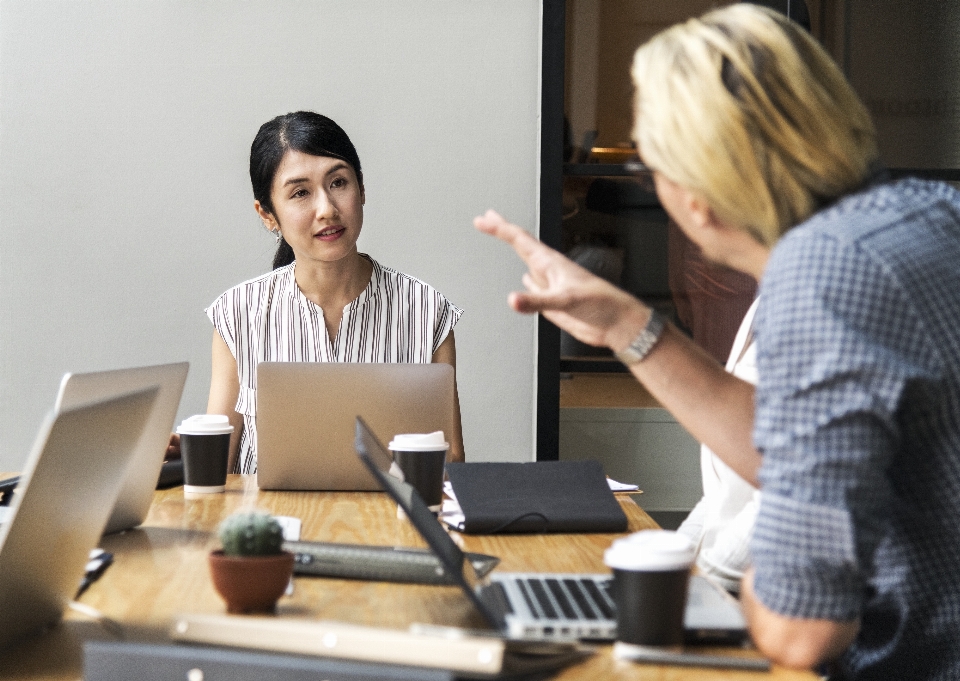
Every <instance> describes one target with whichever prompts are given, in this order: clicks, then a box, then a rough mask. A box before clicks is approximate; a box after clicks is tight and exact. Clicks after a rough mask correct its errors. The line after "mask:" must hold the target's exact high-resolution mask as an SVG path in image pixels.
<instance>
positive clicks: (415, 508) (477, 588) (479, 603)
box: [354, 416, 506, 632]
mask: <svg viewBox="0 0 960 681" xmlns="http://www.w3.org/2000/svg"><path fill="white" fill-rule="evenodd" d="M354 446H355V448H356V450H357V456H359V457H360V460H361V461H363V463H364V465H365V466H366V467H367V468H368V469H369V470H370V473H371V474H373V476H374V477H375V478H376V479H377V481H378V482H380V484H381V485H382V486H383V489H384V491H386V492H387V494H389V495H390V496H391V497H392V498H393V500H394V501H396V502H397V504H398V505H399V506H400V508H402V509H403V511H404V512H405V513H406V514H407V518H409V520H410V522H411V524H412V525H413V526H414V528H415V529H416V530H417V532H418V533H419V534H420V536H421V537H423V539H424V541H426V542H427V545H428V546H429V547H430V550H431V552H432V553H433V554H434V555H435V556H436V557H437V560H439V561H440V564H441V565H442V566H443V569H444V570H446V571H447V573H448V574H449V575H450V576H451V577H452V578H453V580H454V581H455V582H456V583H457V585H458V586H460V588H461V589H462V590H463V591H464V593H466V594H467V597H468V598H469V599H470V601H471V602H472V603H473V604H474V606H476V608H477V610H479V611H480V614H482V615H483V617H484V619H486V620H487V622H488V623H489V624H490V625H491V626H493V627H494V628H496V629H497V630H499V631H501V632H503V631H505V630H506V621H505V619H504V613H503V612H502V611H498V610H497V609H495V608H494V607H492V606H491V605H490V604H488V603H487V602H485V601H484V600H482V599H481V598H480V592H481V590H482V589H483V588H486V587H488V586H489V580H488V579H486V578H481V577H479V576H478V575H477V573H476V571H475V570H474V569H473V565H472V564H471V563H470V561H469V560H466V557H465V555H464V553H463V551H461V550H460V547H458V546H457V545H456V544H455V543H454V541H453V540H452V539H451V538H450V536H449V535H448V534H447V533H446V531H445V530H444V529H443V527H442V526H441V525H440V523H439V522H437V519H436V516H434V515H433V513H432V512H431V511H430V509H429V508H427V504H426V503H425V502H424V501H423V498H422V497H421V496H420V493H419V492H417V490H415V489H414V488H413V487H412V486H411V485H410V484H409V483H407V482H404V481H402V480H401V479H399V478H398V477H397V475H396V474H395V473H391V468H393V467H395V464H394V462H393V455H392V454H391V453H390V450H388V449H387V448H386V447H384V446H383V444H382V443H381V442H380V440H379V438H377V436H376V435H375V434H374V432H373V431H372V430H371V429H370V427H369V426H368V425H367V424H366V422H365V421H364V420H363V418H362V417H360V416H357V421H356V439H355V443H354Z"/></svg>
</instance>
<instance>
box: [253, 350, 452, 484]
mask: <svg viewBox="0 0 960 681" xmlns="http://www.w3.org/2000/svg"><path fill="white" fill-rule="evenodd" d="M454 413H455V412H454V371H453V367H452V366H450V365H449V364H440V363H438V364H374V363H333V362H261V363H260V364H258V365H257V420H256V431H257V432H256V438H257V440H256V441H257V485H258V486H259V487H260V489H277V490H341V491H357V490H379V489H380V485H379V483H378V482H377V480H376V479H375V478H374V477H373V476H372V475H370V473H369V472H368V471H367V469H366V468H365V467H364V465H363V464H362V463H361V462H360V460H359V459H358V458H357V456H356V454H355V453H354V450H353V430H354V419H355V418H356V415H357V414H364V417H365V418H367V422H368V423H369V424H370V425H371V427H373V428H376V429H377V432H380V433H389V434H390V435H391V436H393V435H395V434H397V433H432V432H434V431H437V430H442V431H443V432H444V433H446V434H447V437H448V438H449V437H450V434H451V433H452V432H453V423H454Z"/></svg>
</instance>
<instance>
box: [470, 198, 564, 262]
mask: <svg viewBox="0 0 960 681" xmlns="http://www.w3.org/2000/svg"><path fill="white" fill-rule="evenodd" d="M473 226H474V227H476V228H477V229H478V230H480V231H481V232H483V233H484V234H489V235H490V236H495V237H496V238H498V239H500V240H501V241H503V242H505V243H507V244H509V245H510V246H512V247H513V250H515V251H516V252H517V255H519V256H520V257H521V258H522V259H523V260H524V261H525V262H527V261H529V259H530V258H531V257H532V256H533V255H534V254H535V253H536V252H537V251H538V250H541V249H546V248H548V247H547V246H544V245H543V244H542V243H540V241H539V240H538V239H535V238H534V237H533V236H531V235H530V233H529V232H527V231H526V230H524V229H522V228H520V227H518V226H517V225H514V224H511V223H509V222H507V221H506V220H504V219H503V217H502V216H501V215H500V214H499V213H497V212H496V211H495V210H488V211H487V212H486V213H484V214H483V215H478V216H477V217H475V218H474V219H473Z"/></svg>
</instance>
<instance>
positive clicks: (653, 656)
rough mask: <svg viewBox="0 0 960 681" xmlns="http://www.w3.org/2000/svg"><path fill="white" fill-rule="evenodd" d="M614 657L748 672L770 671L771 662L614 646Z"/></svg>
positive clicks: (760, 659) (758, 659)
mask: <svg viewBox="0 0 960 681" xmlns="http://www.w3.org/2000/svg"><path fill="white" fill-rule="evenodd" d="M613 656H614V657H617V658H620V659H623V660H630V661H632V662H645V663H648V664H672V665H680V666H684V667H712V668H714V669H744V670H748V671H758V672H767V671H770V661H769V660H765V659H763V658H753V657H734V656H733V655H703V654H700V653H688V652H685V651H682V652H678V651H673V650H656V649H654V648H647V647H643V646H623V645H621V644H620V643H619V642H618V643H616V644H614V647H613Z"/></svg>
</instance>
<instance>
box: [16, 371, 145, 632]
mask: <svg viewBox="0 0 960 681" xmlns="http://www.w3.org/2000/svg"><path fill="white" fill-rule="evenodd" d="M157 394H158V390H157V388H156V387H151V388H148V389H146V390H141V391H138V392H134V393H129V394H126V395H121V396H119V397H114V398H113V399H110V400H106V401H103V402H96V403H92V404H86V405H83V406H80V407H76V408H73V409H64V410H63V411H61V412H59V413H56V412H54V413H51V414H50V415H49V416H48V417H47V418H46V420H45V421H44V423H43V425H42V426H41V428H40V432H39V434H38V435H37V439H36V441H35V443H34V446H33V450H32V451H31V453H30V456H29V457H28V459H27V461H26V463H25V465H24V467H23V473H22V475H21V481H20V484H19V485H18V486H17V493H16V494H15V495H14V496H13V500H12V501H11V513H10V517H9V519H8V521H7V522H6V523H4V524H3V525H0V648H4V647H6V646H9V645H10V644H11V643H13V642H15V641H17V640H19V639H20V638H22V637H24V636H26V635H27V634H29V633H31V632H33V631H36V630H39V629H41V628H43V627H45V626H47V625H51V624H54V623H56V622H57V621H59V620H60V618H61V617H62V616H63V613H64V610H65V609H66V608H67V605H68V604H69V602H70V600H71V599H72V598H73V596H74V594H76V592H77V587H78V586H79V585H80V578H81V577H82V576H83V574H84V569H85V566H86V563H87V558H88V555H89V553H90V550H91V549H92V548H93V547H94V546H96V544H97V541H98V540H99V538H100V534H101V533H102V532H103V528H104V526H105V525H106V523H107V518H108V517H109V515H110V511H111V509H112V508H113V505H114V502H115V501H116V498H117V495H118V493H119V492H120V487H121V484H122V482H123V478H124V473H125V472H126V470H127V467H128V464H129V463H130V462H131V459H132V458H133V453H134V451H135V450H136V444H137V442H138V441H139V439H140V436H141V435H142V433H143V430H144V427H145V426H146V424H147V422H148V421H149V419H150V414H151V411H152V409H153V405H154V402H155V400H156V397H157Z"/></svg>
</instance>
